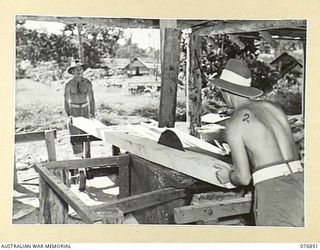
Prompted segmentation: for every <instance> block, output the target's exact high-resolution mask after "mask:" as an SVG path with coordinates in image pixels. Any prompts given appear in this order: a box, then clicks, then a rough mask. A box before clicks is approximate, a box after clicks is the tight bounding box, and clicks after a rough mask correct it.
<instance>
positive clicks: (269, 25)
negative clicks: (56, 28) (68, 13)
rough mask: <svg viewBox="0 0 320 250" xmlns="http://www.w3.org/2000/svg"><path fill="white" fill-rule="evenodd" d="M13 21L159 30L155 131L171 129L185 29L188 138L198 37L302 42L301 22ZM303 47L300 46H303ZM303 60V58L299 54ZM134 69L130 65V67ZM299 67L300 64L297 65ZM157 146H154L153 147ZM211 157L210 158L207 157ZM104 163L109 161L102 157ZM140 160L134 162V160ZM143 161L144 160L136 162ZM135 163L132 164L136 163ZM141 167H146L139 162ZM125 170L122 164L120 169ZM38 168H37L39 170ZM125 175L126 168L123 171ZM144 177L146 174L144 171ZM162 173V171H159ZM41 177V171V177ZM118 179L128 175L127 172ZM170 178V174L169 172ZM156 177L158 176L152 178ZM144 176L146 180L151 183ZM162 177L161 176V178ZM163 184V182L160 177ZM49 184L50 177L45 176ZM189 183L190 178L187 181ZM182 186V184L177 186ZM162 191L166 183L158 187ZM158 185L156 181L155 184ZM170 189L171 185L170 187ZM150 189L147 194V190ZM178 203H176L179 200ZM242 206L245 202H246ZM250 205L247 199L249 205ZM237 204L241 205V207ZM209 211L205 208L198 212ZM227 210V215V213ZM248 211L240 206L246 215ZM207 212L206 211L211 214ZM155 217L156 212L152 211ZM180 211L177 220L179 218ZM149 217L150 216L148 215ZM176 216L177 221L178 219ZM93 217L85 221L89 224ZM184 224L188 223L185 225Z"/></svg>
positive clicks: (197, 82) (198, 81)
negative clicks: (156, 120)
mask: <svg viewBox="0 0 320 250" xmlns="http://www.w3.org/2000/svg"><path fill="white" fill-rule="evenodd" d="M17 19H19V20H38V21H54V22H64V23H76V24H78V28H79V29H81V25H83V24H84V23H92V24H99V25H105V26H113V27H123V28H153V29H160V39H161V42H160V46H161V95H160V111H159V127H174V125H175V112H176V101H177V85H178V74H179V64H180V43H181V32H182V30H183V29H187V28H188V30H189V33H188V39H187V41H188V44H187V70H186V73H187V76H186V87H187V93H188V99H187V100H188V101H187V108H188V109H187V113H188V117H189V119H188V122H189V129H190V133H191V134H192V135H196V130H195V128H196V127H199V126H200V125H201V88H202V75H201V70H200V65H199V60H198V59H199V58H200V57H201V53H202V48H201V43H202V38H203V37H208V38H210V37H212V36H214V35H218V34H221V35H228V36H230V37H231V38H232V39H233V40H234V41H235V42H237V41H238V38H239V37H247V38H252V39H266V40H269V41H270V42H274V40H276V39H292V40H300V41H302V42H304V45H305V40H306V25H307V23H306V20H245V21H244V20H169V19H160V20H159V19H130V18H92V17H56V16H40V17H39V16H17ZM78 33H79V44H80V46H79V47H80V49H79V52H80V55H81V35H80V32H78ZM304 48H305V46H304ZM304 59H305V55H304ZM135 63H136V64H135V66H136V67H137V66H139V65H140V66H142V65H143V64H141V62H140V63H139V61H137V62H135ZM133 65H134V64H133ZM303 65H305V63H303ZM157 145H158V144H157ZM213 158H214V157H213ZM108 160H110V159H108ZM138 160H140V159H138ZM142 161H144V159H142ZM139 164H140V162H138V163H136V165H135V166H137V165H139ZM141 165H142V166H147V165H148V164H147V163H145V162H142V163H141ZM126 167H127V166H126ZM156 168H157V169H158V166H152V167H150V166H149V167H148V168H147V170H144V169H143V168H142V167H139V168H137V169H135V168H132V171H137V173H135V172H132V171H131V172H130V174H131V175H132V176H133V178H136V179H139V181H140V180H141V178H140V177H139V175H140V174H141V173H142V172H139V171H144V173H145V174H144V176H149V177H150V176H152V175H154V173H155V172H156V171H155V170H154V169H156ZM39 169H40V168H39ZM126 171H127V170H126ZM149 171H150V173H147V172H149ZM160 172H161V175H163V171H160ZM46 174H47V173H43V175H44V176H45V175H46ZM124 175H126V176H129V172H128V171H127V172H126V173H125V174H124ZM170 175H172V173H170ZM152 178H157V179H158V180H160V178H158V177H152ZM152 178H148V181H149V179H150V181H151V180H152V182H153V179H152ZM165 179H166V178H165ZM166 180H167V179H166ZM48 181H50V178H48ZM192 181H193V179H192ZM179 183H182V182H179ZM163 184H164V185H165V187H166V186H167V185H169V184H167V183H163ZM152 185H153V183H151V184H150V185H149V184H148V186H147V187H143V186H142V185H134V186H133V187H131V189H132V190H133V192H137V193H140V192H143V191H145V190H146V189H147V188H151V189H152V190H154V188H157V187H151V186H152ZM157 185H158V183H157ZM170 185H171V184H170ZM138 187H139V188H141V189H143V190H140V189H139V190H138V189H137V190H134V188H138ZM149 191H150V190H149ZM179 202H180V201H179ZM246 202H247V201H246ZM249 202H250V201H249ZM241 204H243V203H241ZM220 205H221V204H219V206H220ZM203 210H205V211H209V210H208V209H207V208H203ZM233 210H234V208H232V209H231V210H230V211H233ZM248 210H249V208H246V211H248ZM211 211H212V210H211ZM156 212H157V214H159V213H158V211H156ZM182 212H183V211H180V212H179V213H178V217H179V216H180V217H183V216H181V213H182ZM150 217H154V214H151V215H150ZM180 217H179V218H180ZM95 219H96V218H95V217H94V218H88V221H89V222H92V221H95ZM188 222H189V221H188Z"/></svg>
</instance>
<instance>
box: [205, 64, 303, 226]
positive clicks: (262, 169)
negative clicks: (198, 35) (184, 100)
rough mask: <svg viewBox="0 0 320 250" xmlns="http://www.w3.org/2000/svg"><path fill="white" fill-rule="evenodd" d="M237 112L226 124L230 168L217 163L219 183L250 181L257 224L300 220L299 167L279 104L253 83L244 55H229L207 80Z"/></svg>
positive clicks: (297, 222)
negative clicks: (217, 72) (264, 96)
mask: <svg viewBox="0 0 320 250" xmlns="http://www.w3.org/2000/svg"><path fill="white" fill-rule="evenodd" d="M211 81H212V83H213V84H214V85H216V86H217V87H219V88H220V90H221V92H222V96H223V99H224V100H225V102H226V104H227V106H228V107H230V108H234V109H235V112H234V114H233V116H232V117H231V119H230V121H229V122H228V124H227V125H226V136H227V141H228V144H229V146H230V149H231V156H232V160H233V167H234V169H233V170H232V171H229V170H224V169H221V170H220V171H218V172H217V178H218V180H219V181H220V182H221V183H227V182H229V181H231V183H232V184H234V185H235V186H246V185H248V184H249V183H250V182H251V179H252V181H253V184H254V188H255V194H254V213H255V221H256V225H258V226H286V227H287V226H299V227H302V226H304V174H303V167H302V165H301V163H300V160H299V155H298V152H297V149H296V146H295V142H294V139H293V136H292V132H291V128H290V126H289V123H288V120H287V117H286V115H285V113H284V112H283V110H282V109H281V108H280V107H279V106H277V105H275V104H274V103H271V102H269V101H261V100H260V101H259V100H253V98H255V97H258V96H260V95H262V94H263V92H262V91H261V90H259V89H256V88H253V87H251V73H250V70H249V69H248V67H247V66H246V64H245V63H244V62H243V61H240V60H235V59H230V60H229V61H228V62H227V64H226V66H225V69H224V70H223V71H222V74H221V76H220V78H218V79H213V80H211Z"/></svg>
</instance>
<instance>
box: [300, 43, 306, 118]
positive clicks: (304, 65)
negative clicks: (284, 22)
mask: <svg viewBox="0 0 320 250" xmlns="http://www.w3.org/2000/svg"><path fill="white" fill-rule="evenodd" d="M302 44H303V78H302V79H303V86H302V104H301V105H302V112H301V113H302V117H303V118H305V98H306V97H305V94H306V53H307V50H306V41H303V42H302Z"/></svg>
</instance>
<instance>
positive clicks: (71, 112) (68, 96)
mask: <svg viewBox="0 0 320 250" xmlns="http://www.w3.org/2000/svg"><path fill="white" fill-rule="evenodd" d="M86 69H87V68H86V66H85V65H83V64H82V63H81V62H79V61H76V62H74V63H72V64H71V66H70V67H69V68H68V69H67V72H68V73H69V74H72V75H73V78H72V79H71V80H69V81H68V82H67V83H66V85H65V92H64V108H65V111H66V113H67V115H68V117H70V116H73V117H79V116H82V117H85V118H94V116H95V101H94V95H93V90H92V83H91V82H90V81H89V80H88V79H87V78H84V77H83V72H84V71H85V70H86ZM69 130H70V135H76V134H81V133H82V131H81V130H79V129H77V128H76V127H74V126H73V125H72V124H71V122H70V120H69ZM71 144H72V149H73V153H74V155H75V156H77V157H83V143H82V142H71ZM89 147H90V146H89V142H86V152H85V154H86V157H88V155H89V154H90V149H89Z"/></svg>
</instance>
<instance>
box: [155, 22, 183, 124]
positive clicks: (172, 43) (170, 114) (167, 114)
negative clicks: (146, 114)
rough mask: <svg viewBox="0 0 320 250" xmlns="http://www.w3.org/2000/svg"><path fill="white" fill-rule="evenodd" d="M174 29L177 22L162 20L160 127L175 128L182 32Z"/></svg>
mask: <svg viewBox="0 0 320 250" xmlns="http://www.w3.org/2000/svg"><path fill="white" fill-rule="evenodd" d="M168 27H170V28H168ZM174 27H176V21H170V20H160V32H161V33H160V34H161V93H160V111H159V127H174V124H175V113H176V102H177V86H178V85H177V83H178V74H179V62H180V61H179V60H180V36H181V32H180V31H179V30H177V29H174Z"/></svg>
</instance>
